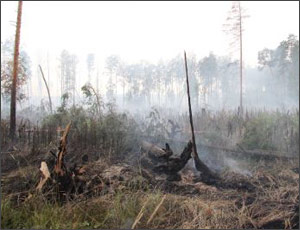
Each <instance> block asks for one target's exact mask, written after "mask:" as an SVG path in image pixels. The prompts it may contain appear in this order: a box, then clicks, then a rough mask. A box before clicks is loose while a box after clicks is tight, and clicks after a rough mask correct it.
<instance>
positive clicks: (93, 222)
mask: <svg viewBox="0 0 300 230" xmlns="http://www.w3.org/2000/svg"><path fill="white" fill-rule="evenodd" d="M295 165H296V164H295V163H294V165H292V164H290V165H289V167H287V162H277V164H275V165H273V167H267V166H266V165H263V164H261V165H258V166H257V167H256V169H255V171H254V172H253V175H252V177H249V178H244V179H247V180H248V182H249V183H251V184H253V185H254V186H255V191H254V192H249V191H239V190H238V189H234V188H231V189H222V188H217V187H215V186H212V185H211V186H210V185H206V184H204V183H201V182H198V183H194V185H193V186H194V188H195V190H196V191H198V192H197V193H195V194H194V195H193V194H192V195H181V194H180V193H178V192H177V193H176V194H175V193H172V192H168V193H167V192H165V191H164V190H162V189H160V188H158V187H157V188H153V187H152V188H150V187H149V188H148V189H145V188H143V189H140V188H139V187H133V186H132V184H131V183H127V182H126V180H125V181H123V182H124V183H123V182H118V183H116V182H114V181H110V183H111V185H109V188H110V189H108V190H107V192H106V193H97V194H96V193H93V195H92V196H88V197H82V196H78V198H75V199H74V200H72V201H69V202H66V203H57V202H54V203H53V201H51V200H46V199H45V196H43V195H37V194H34V193H33V194H32V195H33V196H32V197H31V198H30V199H25V198H26V197H24V199H21V200H19V202H15V201H16V200H15V199H17V197H16V196H12V195H11V194H7V193H4V194H3V197H2V204H1V211H2V216H1V220H2V221H1V227H2V228H73V229H74V228H127V229H128V228H155V229H158V228H168V229H173V228H181V229H195V228H196V229H199V228H201V229H204V228H214V229H225V228H226V229H229V228H279V229H281V228H297V226H299V215H297V209H298V210H299V206H298V202H299V190H298V188H299V175H298V174H297V173H295V172H294V171H293V170H292V168H293V166H295ZM93 167H94V168H95V170H96V171H97V173H98V174H101V173H104V174H108V172H109V171H110V169H111V167H110V166H109V165H108V164H106V163H104V162H102V163H101V162H94V163H91V164H90V165H89V167H88V168H89V169H88V171H87V173H88V174H87V175H86V176H88V175H91V174H92V171H93ZM116 167H117V166H113V168H116ZM37 170H38V169H37ZM116 171H118V170H116ZM120 173H122V172H121V171H120ZM229 175H230V178H229ZM137 176H138V175H137ZM225 176H226V175H225V174H224V177H225ZM227 176H228V178H227V179H226V180H225V178H224V181H226V183H231V182H232V183H233V182H234V180H238V179H237V178H239V177H241V176H240V175H237V174H234V173H231V174H228V175H227ZM30 177H32V178H36V177H35V174H34V173H33V169H32V168H24V169H20V170H17V171H12V172H11V173H9V174H8V175H6V176H5V178H3V179H4V180H5V183H4V186H8V185H10V183H12V182H13V181H18V180H24V179H25V178H27V179H29V178H30ZM187 177H188V175H187V176H186V177H185V178H184V180H183V181H181V182H180V183H181V184H183V185H184V183H186V184H187V185H188V184H189V186H190V185H191V184H192V183H191V182H190V180H189V179H188V178H187ZM112 178H116V177H115V175H113V176H112ZM112 180H113V179H112ZM130 180H133V178H131V179H130ZM125 182H126V183H125ZM187 185H186V186H187ZM187 188H188V187H187ZM23 189H25V188H23ZM5 191H6V190H5V189H4V192H5ZM27 197H28V193H27Z"/></svg>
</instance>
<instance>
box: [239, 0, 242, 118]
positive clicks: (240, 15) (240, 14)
mask: <svg viewBox="0 0 300 230" xmlns="http://www.w3.org/2000/svg"><path fill="white" fill-rule="evenodd" d="M239 17H240V112H241V113H240V114H241V115H242V114H243V43H242V42H243V41H242V13H241V5H240V3H239Z"/></svg>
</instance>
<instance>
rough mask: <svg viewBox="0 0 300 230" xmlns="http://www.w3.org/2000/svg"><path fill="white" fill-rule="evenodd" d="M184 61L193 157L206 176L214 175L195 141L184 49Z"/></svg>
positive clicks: (197, 166)
mask: <svg viewBox="0 0 300 230" xmlns="http://www.w3.org/2000/svg"><path fill="white" fill-rule="evenodd" d="M184 62H185V73H186V84H187V95H188V105H189V115H190V124H191V131H192V145H193V157H194V160H195V166H196V169H197V170H198V171H200V172H202V173H203V174H204V175H206V176H210V175H212V172H211V171H210V170H209V168H208V167H207V166H206V165H205V164H204V163H203V162H202V161H201V160H200V159H199V156H198V153H197V147H196V141H195V133H194V125H193V115H192V107H191V98H190V87H189V77H188V67H187V60H186V53H185V51H184Z"/></svg>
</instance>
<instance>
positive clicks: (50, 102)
mask: <svg viewBox="0 0 300 230" xmlns="http://www.w3.org/2000/svg"><path fill="white" fill-rule="evenodd" d="M39 67H40V71H41V73H42V77H43V80H44V82H45V85H46V88H47V92H48V97H49V104H50V111H51V113H52V101H51V96H50V90H49V87H48V84H47V81H46V79H45V76H44V73H43V70H42V67H41V65H39Z"/></svg>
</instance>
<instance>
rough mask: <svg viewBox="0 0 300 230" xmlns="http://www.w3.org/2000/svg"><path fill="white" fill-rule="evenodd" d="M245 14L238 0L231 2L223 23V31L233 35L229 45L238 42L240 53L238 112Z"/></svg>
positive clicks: (241, 81) (241, 105)
mask: <svg viewBox="0 0 300 230" xmlns="http://www.w3.org/2000/svg"><path fill="white" fill-rule="evenodd" d="M246 17H248V15H245V11H244V9H243V8H242V7H241V3H240V2H239V1H236V2H233V4H232V6H231V10H230V11H229V13H228V17H227V19H226V21H227V22H226V23H225V24H224V31H225V32H226V33H228V34H230V35H232V37H233V41H232V42H231V46H236V45H237V44H238V47H239V53H240V112H241V114H242V112H243V21H244V18H246Z"/></svg>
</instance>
